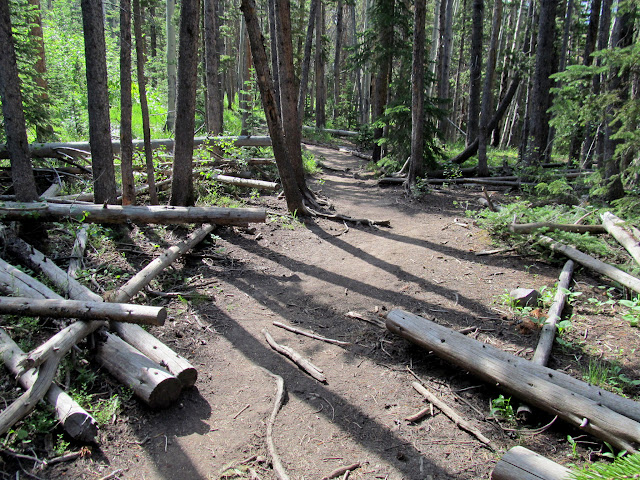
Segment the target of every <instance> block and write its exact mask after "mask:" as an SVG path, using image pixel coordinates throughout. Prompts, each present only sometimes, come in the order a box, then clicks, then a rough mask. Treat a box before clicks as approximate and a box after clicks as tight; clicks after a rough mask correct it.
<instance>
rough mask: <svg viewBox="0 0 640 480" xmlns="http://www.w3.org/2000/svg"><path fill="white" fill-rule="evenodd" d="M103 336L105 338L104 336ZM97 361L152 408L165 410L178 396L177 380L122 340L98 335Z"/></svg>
mask: <svg viewBox="0 0 640 480" xmlns="http://www.w3.org/2000/svg"><path fill="white" fill-rule="evenodd" d="M103 335H104V336H103ZM101 337H102V338H101V339H100V342H98V346H97V348H96V359H97V360H98V362H99V363H100V364H102V365H103V366H104V367H106V368H107V369H108V370H109V372H110V373H111V374H112V375H113V376H114V377H116V378H117V379H118V380H119V381H120V382H122V383H123V384H124V385H126V386H128V387H130V388H131V389H132V390H133V391H134V392H135V394H136V396H137V397H139V398H140V399H142V400H143V401H144V402H145V403H146V404H147V405H149V406H150V407H152V408H166V407H169V406H170V405H171V404H173V403H174V402H175V401H176V400H177V399H178V397H179V396H180V390H181V389H182V384H181V383H180V381H179V380H178V379H177V378H176V377H174V376H173V375H171V374H170V373H169V372H167V371H166V370H165V369H164V368H162V367H160V366H159V365H158V364H157V363H155V362H153V361H151V360H150V359H149V358H147V357H146V356H145V355H142V354H141V353H140V352H139V351H138V350H137V349H135V348H133V347H132V346H131V345H129V344H128V343H127V342H125V341H124V340H121V339H120V338H118V337H117V336H115V335H113V334H111V333H109V332H102V333H101Z"/></svg>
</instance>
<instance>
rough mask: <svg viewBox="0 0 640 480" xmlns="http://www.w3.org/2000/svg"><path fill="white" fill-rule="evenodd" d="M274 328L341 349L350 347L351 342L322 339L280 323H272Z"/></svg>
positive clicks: (319, 336) (311, 333) (306, 331)
mask: <svg viewBox="0 0 640 480" xmlns="http://www.w3.org/2000/svg"><path fill="white" fill-rule="evenodd" d="M273 324H274V325H275V326H276V327H280V328H284V329H285V330H289V331H290V332H293V333H297V334H298V335H304V336H305V337H309V338H314V339H316V340H320V341H322V342H327V343H332V344H334V345H340V346H343V347H346V346H349V345H351V342H343V341H342V340H334V339H332V338H327V337H323V336H321V335H317V334H315V333H313V332H309V331H308V330H302V329H300V328H296V327H290V326H289V325H285V324H284V323H280V322H273Z"/></svg>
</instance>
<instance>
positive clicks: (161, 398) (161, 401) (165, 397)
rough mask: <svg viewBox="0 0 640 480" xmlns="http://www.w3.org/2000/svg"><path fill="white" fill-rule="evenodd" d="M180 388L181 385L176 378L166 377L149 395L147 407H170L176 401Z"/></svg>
mask: <svg viewBox="0 0 640 480" xmlns="http://www.w3.org/2000/svg"><path fill="white" fill-rule="evenodd" d="M181 387H182V384H181V382H180V380H178V379H177V378H176V377H166V378H165V379H164V380H162V381H160V382H159V383H158V384H157V385H156V386H155V388H154V389H153V391H152V392H151V393H150V395H149V399H148V400H147V403H148V405H149V406H150V407H151V408H157V409H162V408H168V407H170V406H171V405H173V404H174V403H175V402H176V401H177V400H178V397H179V396H180V389H181Z"/></svg>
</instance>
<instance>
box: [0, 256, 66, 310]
mask: <svg viewBox="0 0 640 480" xmlns="http://www.w3.org/2000/svg"><path fill="white" fill-rule="evenodd" d="M0 289H2V290H3V291H4V292H6V293H10V294H13V295H16V296H22V297H31V298H58V299H60V300H62V297H61V296H60V295H58V294H57V293H56V292H54V291H53V290H51V289H50V288H49V287H47V286H46V285H43V284H42V283H40V282H38V281H37V280H36V279H34V278H31V277H30V276H29V275H27V274H26V273H24V272H23V271H22V270H18V269H17V268H16V267H14V266H13V265H11V264H9V263H7V262H5V261H4V260H2V259H1V258H0Z"/></svg>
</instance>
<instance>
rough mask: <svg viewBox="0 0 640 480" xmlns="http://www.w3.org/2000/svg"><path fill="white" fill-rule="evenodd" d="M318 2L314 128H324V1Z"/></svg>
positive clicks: (325, 121) (325, 120)
mask: <svg viewBox="0 0 640 480" xmlns="http://www.w3.org/2000/svg"><path fill="white" fill-rule="evenodd" d="M318 1H319V2H320V4H319V6H318V11H317V15H318V16H317V18H316V59H315V70H316V72H315V75H316V128H324V127H325V126H326V124H327V116H326V110H325V108H326V103H327V86H326V83H325V78H324V67H325V58H324V40H323V37H324V3H322V0H318Z"/></svg>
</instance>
